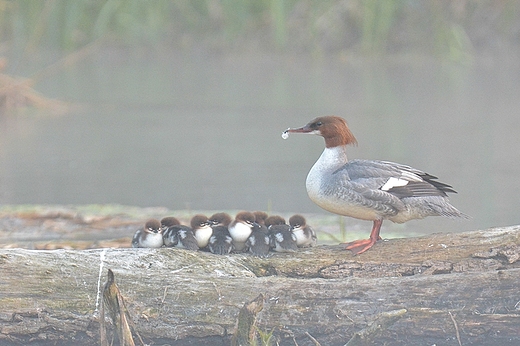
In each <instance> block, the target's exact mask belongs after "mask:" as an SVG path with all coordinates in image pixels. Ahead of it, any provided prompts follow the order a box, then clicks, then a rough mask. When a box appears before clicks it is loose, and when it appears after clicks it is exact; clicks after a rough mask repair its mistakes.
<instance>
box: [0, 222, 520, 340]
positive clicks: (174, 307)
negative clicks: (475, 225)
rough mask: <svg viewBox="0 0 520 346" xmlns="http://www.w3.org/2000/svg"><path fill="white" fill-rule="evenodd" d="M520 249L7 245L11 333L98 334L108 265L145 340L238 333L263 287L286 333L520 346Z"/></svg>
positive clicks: (406, 243) (483, 235)
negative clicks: (241, 316) (256, 253)
mask: <svg viewBox="0 0 520 346" xmlns="http://www.w3.org/2000/svg"><path fill="white" fill-rule="evenodd" d="M519 257H520V226H512V227H504V228H494V229H488V230H479V231H472V232H464V233H458V234H433V235H430V236H424V237H418V238H407V239H393V240H389V241H381V242H378V243H377V244H376V245H375V246H374V248H372V249H371V250H369V251H368V252H366V253H364V254H362V255H359V256H352V255H351V254H350V253H349V252H347V251H345V250H343V248H342V246H340V245H335V246H330V245H322V246H317V247H315V248H311V249H303V250H301V251H299V252H297V253H288V254H273V255H272V256H271V257H269V258H266V259H261V258H255V257H252V256H249V255H245V254H234V255H229V256H217V255H213V254H210V253H205V252H191V251H185V250H181V249H167V248H163V249H129V248H119V249H116V248H103V249H89V250H65V249H59V250H30V249H20V248H15V249H1V250H0V344H1V345H19V344H35V345H36V344H37V345H46V344H49V345H51V344H52V345H55V344H71V343H74V344H75V345H92V344H98V343H99V321H98V316H99V314H98V311H99V304H101V302H102V298H101V290H102V288H103V285H104V283H105V281H106V277H107V270H108V269H111V270H112V271H113V272H114V274H115V279H116V282H117V285H118V287H119V289H120V291H121V293H122V294H123V296H124V297H125V300H126V307H127V308H128V311H129V313H130V315H131V318H132V320H133V323H134V324H135V327H136V330H138V332H139V334H140V335H141V337H142V338H143V339H144V341H145V342H146V343H147V344H159V345H163V344H173V345H229V344H230V343H231V334H232V333H233V329H234V326H235V323H236V319H237V316H238V313H239V311H240V309H241V308H242V307H243V306H244V303H245V302H249V301H251V300H252V299H254V298H255V297H257V296H258V295H259V294H262V295H263V296H264V297H265V301H264V304H263V309H262V311H261V312H259V313H258V316H257V322H256V325H257V327H258V328H259V329H260V330H261V331H264V332H269V331H272V330H274V332H273V334H274V336H275V337H276V340H277V342H278V344H279V345H301V346H303V345H316V341H318V342H319V343H320V344H321V345H345V344H347V342H349V340H350V341H351V342H350V343H349V345H352V344H375V345H383V344H384V345H433V344H436V345H518V344H520V289H519V287H520V265H519V263H520V261H518V259H519ZM389 316H390V317H389ZM382 321H386V322H382ZM313 339H314V340H313Z"/></svg>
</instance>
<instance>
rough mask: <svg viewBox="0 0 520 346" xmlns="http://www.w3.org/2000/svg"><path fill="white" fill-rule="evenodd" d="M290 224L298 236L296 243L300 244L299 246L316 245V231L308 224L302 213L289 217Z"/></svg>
mask: <svg viewBox="0 0 520 346" xmlns="http://www.w3.org/2000/svg"><path fill="white" fill-rule="evenodd" d="M289 225H290V226H291V231H292V232H293V233H294V235H295V236H296V245H298V247H310V246H314V245H316V233H315V232H314V230H313V229H312V228H311V226H309V225H307V222H306V220H305V218H304V217H303V216H302V215H300V214H296V215H293V216H291V218H290V219H289Z"/></svg>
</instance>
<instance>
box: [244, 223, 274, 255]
mask: <svg viewBox="0 0 520 346" xmlns="http://www.w3.org/2000/svg"><path fill="white" fill-rule="evenodd" d="M266 216H267V214H266ZM270 247H271V243H270V240H269V230H268V229H267V227H266V226H265V225H262V224H259V223H255V224H254V225H253V228H252V229H251V235H250V236H249V237H248V238H247V240H246V248H247V250H248V251H249V253H251V254H252V255H253V256H256V257H267V256H269V250H270Z"/></svg>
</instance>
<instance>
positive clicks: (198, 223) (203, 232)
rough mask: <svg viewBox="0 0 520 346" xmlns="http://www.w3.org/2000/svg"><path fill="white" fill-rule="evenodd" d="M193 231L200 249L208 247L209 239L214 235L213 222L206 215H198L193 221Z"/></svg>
mask: <svg viewBox="0 0 520 346" xmlns="http://www.w3.org/2000/svg"><path fill="white" fill-rule="evenodd" d="M190 224H191V229H192V230H193V234H194V235H195V239H196V240H197V245H198V246H199V248H200V249H204V248H205V247H206V246H208V243H209V238H211V236H212V235H213V229H212V228H211V226H212V222H211V221H210V220H209V219H208V217H207V216H206V215H203V214H197V215H195V216H193V217H192V219H191V223H190Z"/></svg>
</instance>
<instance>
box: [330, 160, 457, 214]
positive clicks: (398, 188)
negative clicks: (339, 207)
mask: <svg viewBox="0 0 520 346" xmlns="http://www.w3.org/2000/svg"><path fill="white" fill-rule="evenodd" d="M333 179H334V184H328V186H332V189H337V191H329V193H333V194H336V195H338V196H339V195H341V194H343V195H344V196H345V197H344V198H347V199H349V200H350V201H354V202H356V203H358V204H361V205H363V206H366V207H370V208H374V209H376V210H378V211H379V212H382V213H383V214H385V215H395V214H397V213H398V212H399V211H400V210H402V209H403V208H404V207H405V206H404V203H403V201H402V199H404V198H410V197H427V196H440V197H446V196H447V192H455V191H454V190H453V189H452V187H451V186H450V185H448V184H445V183H442V182H439V181H437V180H436V179H437V177H435V176H433V175H431V174H428V173H425V172H423V171H420V170H418V169H415V168H412V167H410V166H407V165H402V164H398V163H394V162H389V161H369V160H352V161H349V162H348V163H346V164H345V165H344V166H342V167H341V168H339V169H338V170H336V171H335V172H334V173H333ZM339 198H341V197H339Z"/></svg>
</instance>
